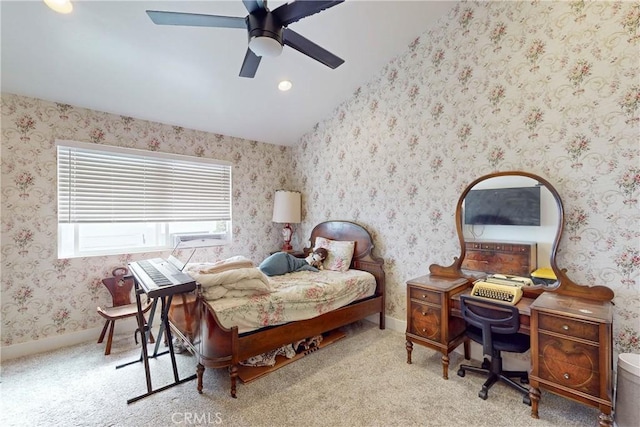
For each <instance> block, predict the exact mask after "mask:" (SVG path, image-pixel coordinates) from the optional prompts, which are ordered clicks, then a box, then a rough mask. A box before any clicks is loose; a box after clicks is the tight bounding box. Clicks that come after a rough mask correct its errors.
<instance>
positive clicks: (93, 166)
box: [57, 141, 231, 258]
mask: <svg viewBox="0 0 640 427" xmlns="http://www.w3.org/2000/svg"><path fill="white" fill-rule="evenodd" d="M57 146H58V257H59V258H72V257H79V256H92V255H108V254H121V253H133V252H149V251H156V250H166V249H169V248H173V247H175V246H176V245H177V244H178V243H180V244H181V247H184V246H188V245H189V243H191V244H194V243H198V245H200V246H201V245H202V244H203V242H205V243H206V245H207V246H210V245H222V244H226V243H229V242H230V241H231V164H230V163H228V162H223V161H219V160H211V159H203V158H199V157H190V156H181V155H172V154H165V153H157V152H151V151H144V150H136V149H129V148H120V147H112V146H107V145H98V144H87V143H80V142H72V141H59V142H58V143H57Z"/></svg>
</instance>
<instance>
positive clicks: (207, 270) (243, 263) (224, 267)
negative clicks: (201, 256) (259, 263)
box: [199, 255, 254, 274]
mask: <svg viewBox="0 0 640 427" xmlns="http://www.w3.org/2000/svg"><path fill="white" fill-rule="evenodd" d="M251 267H254V265H253V261H251V260H250V259H249V258H245V257H243V256H242V255H238V256H234V257H231V258H227V259H223V260H222V261H218V262H214V263H211V264H209V263H204V264H199V269H200V273H201V274H212V273H221V272H223V271H228V270H235V269H237V268H251Z"/></svg>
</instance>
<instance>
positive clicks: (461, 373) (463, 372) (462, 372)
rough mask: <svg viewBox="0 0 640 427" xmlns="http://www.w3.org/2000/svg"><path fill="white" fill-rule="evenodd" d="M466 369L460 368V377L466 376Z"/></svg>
mask: <svg viewBox="0 0 640 427" xmlns="http://www.w3.org/2000/svg"><path fill="white" fill-rule="evenodd" d="M464 374H465V371H464V369H458V376H459V377H464Z"/></svg>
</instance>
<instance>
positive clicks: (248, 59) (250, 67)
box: [240, 48, 262, 79]
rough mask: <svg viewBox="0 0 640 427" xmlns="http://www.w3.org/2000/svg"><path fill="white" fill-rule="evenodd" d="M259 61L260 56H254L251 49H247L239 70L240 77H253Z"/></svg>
mask: <svg viewBox="0 0 640 427" xmlns="http://www.w3.org/2000/svg"><path fill="white" fill-rule="evenodd" d="M261 59H262V57H261V56H258V55H256V54H255V53H253V51H252V50H251V49H249V48H247V53H246V54H245V55H244V61H242V68H240V77H248V78H250V79H252V78H253V77H255V75H256V71H258V65H260V60H261Z"/></svg>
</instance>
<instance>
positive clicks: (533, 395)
mask: <svg viewBox="0 0 640 427" xmlns="http://www.w3.org/2000/svg"><path fill="white" fill-rule="evenodd" d="M540 397H541V394H540V389H539V388H538V384H537V383H536V384H530V387H529V399H531V418H535V419H538V418H540V417H539V416H538V403H539V402H540Z"/></svg>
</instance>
